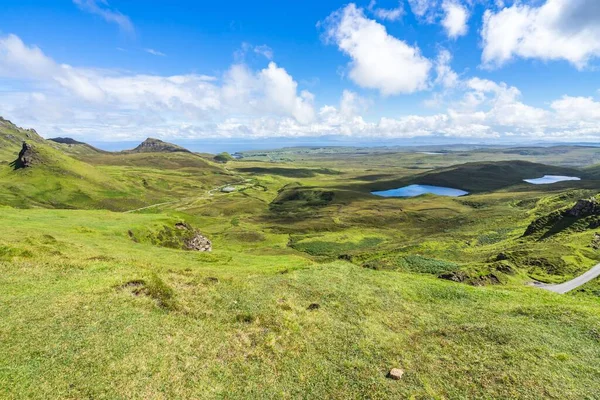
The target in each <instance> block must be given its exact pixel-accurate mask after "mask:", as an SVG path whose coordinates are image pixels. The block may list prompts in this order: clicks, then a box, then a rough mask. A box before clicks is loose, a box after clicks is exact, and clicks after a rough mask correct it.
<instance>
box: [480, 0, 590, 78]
mask: <svg viewBox="0 0 600 400" xmlns="http://www.w3.org/2000/svg"><path fill="white" fill-rule="evenodd" d="M481 36H482V39H483V54H482V61H483V64H484V66H486V67H499V66H502V65H503V64H505V63H506V62H508V61H510V60H512V59H513V58H514V57H521V58H534V59H541V60H547V61H548V60H566V61H568V62H570V63H571V64H573V65H574V66H575V67H577V68H578V69H581V68H584V67H586V66H587V64H588V62H589V61H590V60H591V59H592V58H595V57H598V56H600V2H598V1H596V0H546V1H545V2H544V3H543V4H542V5H540V6H539V7H533V6H530V5H526V4H521V3H519V2H517V3H515V4H513V5H512V6H511V7H509V8H504V9H502V10H500V11H498V12H496V13H494V12H492V11H490V10H487V11H486V12H485V14H484V17H483V28H482V31H481Z"/></svg>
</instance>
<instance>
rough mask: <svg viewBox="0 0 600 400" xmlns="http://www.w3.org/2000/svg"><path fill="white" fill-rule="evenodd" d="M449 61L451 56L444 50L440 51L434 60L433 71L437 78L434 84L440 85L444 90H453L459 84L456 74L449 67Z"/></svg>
mask: <svg viewBox="0 0 600 400" xmlns="http://www.w3.org/2000/svg"><path fill="white" fill-rule="evenodd" d="M451 61H452V54H450V52H449V51H448V50H446V49H442V50H441V51H440V52H439V54H438V57H437V59H436V60H435V71H436V74H437V76H436V78H435V81H434V83H435V84H437V85H441V86H442V87H444V88H446V89H451V88H454V87H456V86H457V85H458V84H459V78H458V74H457V73H456V72H454V70H452V67H451V66H450V62H451Z"/></svg>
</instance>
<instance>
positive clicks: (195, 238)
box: [175, 222, 212, 252]
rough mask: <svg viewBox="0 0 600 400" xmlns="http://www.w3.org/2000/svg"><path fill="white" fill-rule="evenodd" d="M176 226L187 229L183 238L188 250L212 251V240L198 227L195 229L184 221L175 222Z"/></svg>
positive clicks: (179, 228)
mask: <svg viewBox="0 0 600 400" xmlns="http://www.w3.org/2000/svg"><path fill="white" fill-rule="evenodd" d="M175 228H176V229H178V230H182V231H186V234H184V239H183V244H184V246H185V249H186V250H193V251H208V252H210V251H212V242H211V241H210V240H209V239H208V238H207V237H206V236H204V235H202V234H201V233H200V232H199V231H198V230H197V229H194V228H193V227H192V226H190V225H188V224H186V223H184V222H178V223H177V224H175Z"/></svg>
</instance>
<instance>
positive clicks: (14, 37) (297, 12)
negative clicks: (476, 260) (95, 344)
mask: <svg viewBox="0 0 600 400" xmlns="http://www.w3.org/2000/svg"><path fill="white" fill-rule="evenodd" d="M0 9H1V14H2V18H0V116H3V117H4V118H7V119H10V120H12V121H13V122H15V123H16V124H18V125H20V126H23V127H27V128H34V129H36V130H37V131H38V132H39V133H40V134H42V135H43V136H45V137H56V136H63V137H72V138H75V139H78V140H83V141H88V142H94V143H99V142H135V141H138V140H143V139H144V138H146V137H156V138H160V139H163V140H168V141H173V142H194V141H196V142H198V141H206V142H228V143H234V142H243V141H255V142H258V143H264V144H268V143H278V144H285V143H300V142H301V143H309V142H310V143H318V142H322V143H332V142H343V143H344V144H349V143H352V142H356V143H361V144H365V143H368V144H372V145H377V144H378V143H382V144H383V143H385V144H389V143H393V142H394V141H398V142H402V143H419V144H435V143H448V142H464V143H467V142H478V143H489V144H500V143H508V142H510V143H528V142H598V141H599V139H600V92H599V89H600V72H599V69H598V67H599V65H600V61H599V57H600V1H598V0H529V1H526V0H522V1H514V0H364V1H356V2H350V3H348V2H343V1H333V0H319V1H312V0H304V1H280V0H265V1H247V0H246V1H238V0H231V1H227V2H220V3H214V2H207V1H196V0H194V1H192V0H178V1H160V0H155V1H147V0H145V1H141V0H53V1H47V0H2V4H1V5H0Z"/></svg>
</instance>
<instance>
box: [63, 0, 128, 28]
mask: <svg viewBox="0 0 600 400" xmlns="http://www.w3.org/2000/svg"><path fill="white" fill-rule="evenodd" d="M73 3H75V4H76V5H77V6H78V7H79V8H80V9H81V10H83V11H85V12H88V13H90V14H95V15H98V16H100V17H102V18H103V19H104V20H105V21H106V22H110V23H113V24H117V25H118V26H119V28H120V29H121V30H122V31H123V32H126V33H129V34H133V33H134V31H135V28H134V27H133V23H132V22H131V20H130V19H129V17H128V16H126V15H123V14H121V13H120V12H119V11H117V10H113V9H111V8H109V4H108V1H106V0H73Z"/></svg>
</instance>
